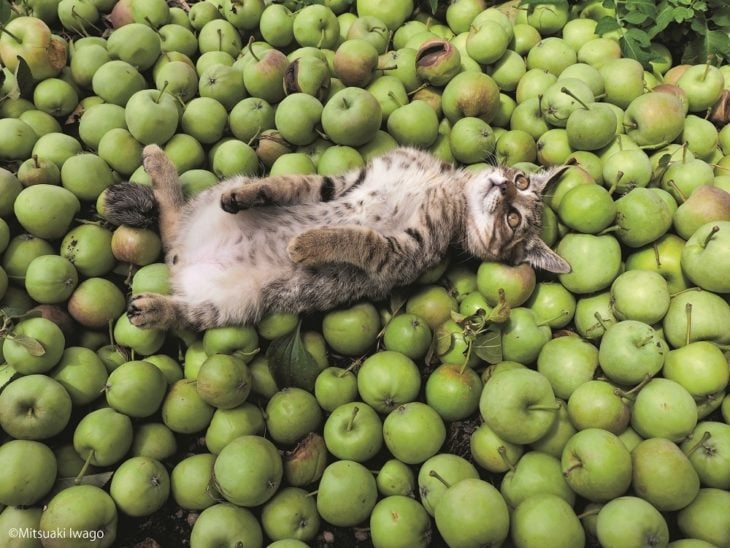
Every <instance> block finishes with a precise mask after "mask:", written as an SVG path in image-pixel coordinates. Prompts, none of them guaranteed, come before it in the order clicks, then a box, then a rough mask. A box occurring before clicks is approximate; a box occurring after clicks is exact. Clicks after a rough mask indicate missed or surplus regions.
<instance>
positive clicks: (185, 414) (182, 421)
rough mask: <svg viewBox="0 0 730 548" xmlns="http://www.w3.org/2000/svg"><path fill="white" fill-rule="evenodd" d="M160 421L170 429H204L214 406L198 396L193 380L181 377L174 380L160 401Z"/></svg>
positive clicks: (180, 430) (179, 431) (187, 430)
mask: <svg viewBox="0 0 730 548" xmlns="http://www.w3.org/2000/svg"><path fill="white" fill-rule="evenodd" d="M161 411H162V422H164V423H165V426H167V427H168V428H169V429H170V430H172V431H173V432H178V433H182V434H192V433H196V432H201V431H203V430H205V429H206V428H207V427H208V425H209V424H210V421H211V418H212V417H213V412H214V411H215V408H214V407H213V406H211V405H209V404H207V403H206V402H205V401H204V400H203V398H201V397H200V395H199V394H198V391H197V389H196V387H195V382H194V381H191V380H189V379H187V378H186V379H181V380H179V381H177V382H175V383H174V384H173V385H172V386H171V387H170V389H169V390H168V392H167V394H166V395H165V399H164V400H163V401H162V408H161Z"/></svg>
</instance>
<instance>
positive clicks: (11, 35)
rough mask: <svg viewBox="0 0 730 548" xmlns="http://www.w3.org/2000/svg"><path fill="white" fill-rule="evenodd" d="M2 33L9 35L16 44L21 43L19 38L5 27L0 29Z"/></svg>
mask: <svg viewBox="0 0 730 548" xmlns="http://www.w3.org/2000/svg"><path fill="white" fill-rule="evenodd" d="M0 32H4V33H5V34H7V35H8V36H10V37H11V38H12V39H13V40H15V41H16V42H21V40H20V38H18V37H17V36H15V35H14V34H13V33H12V32H10V31H9V30H8V29H6V28H5V27H0Z"/></svg>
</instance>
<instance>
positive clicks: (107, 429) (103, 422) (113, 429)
mask: <svg viewBox="0 0 730 548" xmlns="http://www.w3.org/2000/svg"><path fill="white" fill-rule="evenodd" d="M132 435H133V434H132V421H131V420H130V418H129V417H128V416H127V415H123V414H122V413H118V412H116V411H115V410H114V409H112V408H111V407H102V408H100V409H97V410H95V411H92V412H90V413H88V414H86V415H84V416H83V418H82V419H81V420H80V421H79V422H78V423H77V424H76V428H75V429H74V433H73V445H74V449H75V450H76V452H77V453H78V454H79V456H80V457H81V458H82V459H84V460H85V461H87V462H89V463H90V464H93V465H95V466H110V465H112V464H115V463H117V462H119V461H120V460H121V459H122V458H123V457H124V455H125V454H126V453H127V451H129V448H130V447H131V446H132Z"/></svg>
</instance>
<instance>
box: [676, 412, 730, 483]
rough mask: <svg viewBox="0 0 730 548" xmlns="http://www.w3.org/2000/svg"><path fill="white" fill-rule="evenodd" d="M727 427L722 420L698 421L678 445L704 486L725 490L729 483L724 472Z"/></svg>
mask: <svg viewBox="0 0 730 548" xmlns="http://www.w3.org/2000/svg"><path fill="white" fill-rule="evenodd" d="M729 428H730V427H729V426H728V425H727V424H725V423H722V422H715V421H705V422H700V423H699V424H697V427H696V428H695V429H694V430H693V431H692V433H691V434H690V435H689V436H688V437H687V439H686V440H685V441H683V442H682V444H681V446H680V447H681V449H682V451H683V452H684V454H685V455H687V457H688V458H689V461H690V462H691V463H692V466H693V467H694V469H695V470H696V471H697V475H698V476H699V478H700V482H701V483H702V485H704V486H706V487H715V488H718V489H726V490H727V488H728V483H730V482H729V480H728V479H727V477H726V476H727V475H726V474H725V473H724V471H725V469H726V467H727V462H728V447H729V446H728V440H730V438H729V437H728V434H730V430H729Z"/></svg>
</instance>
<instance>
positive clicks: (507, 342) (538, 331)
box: [502, 307, 552, 364]
mask: <svg viewBox="0 0 730 548" xmlns="http://www.w3.org/2000/svg"><path fill="white" fill-rule="evenodd" d="M551 336H552V332H551V331H550V326H549V325H547V323H544V322H541V321H538V317H537V314H536V313H535V311H533V310H532V309H530V308H524V307H517V308H513V309H512V310H511V311H510V315H509V319H508V320H507V323H506V324H505V326H504V328H503V330H502V354H503V357H504V359H506V360H511V361H516V362H519V363H523V364H530V363H532V362H534V361H535V360H536V359H537V357H538V355H539V354H540V351H541V349H542V347H543V346H544V345H545V344H546V343H547V342H548V341H549V340H550V337H551Z"/></svg>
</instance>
